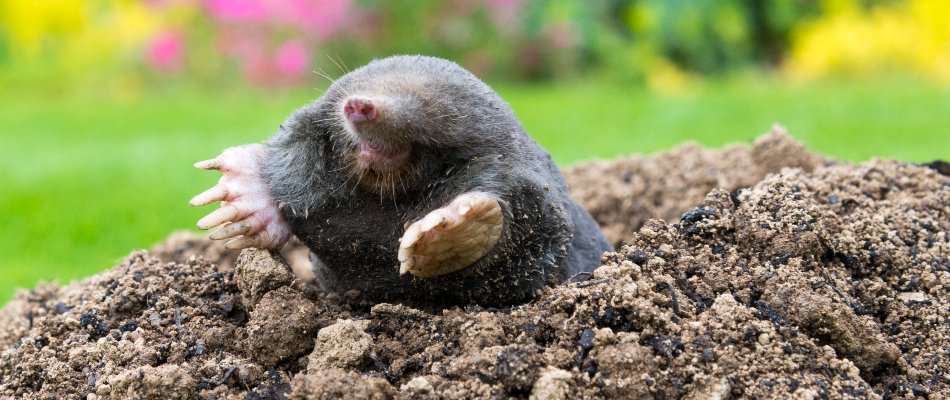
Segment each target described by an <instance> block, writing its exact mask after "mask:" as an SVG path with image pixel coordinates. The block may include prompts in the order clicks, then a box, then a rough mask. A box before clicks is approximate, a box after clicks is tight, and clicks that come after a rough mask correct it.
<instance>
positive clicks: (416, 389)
mask: <svg viewBox="0 0 950 400" xmlns="http://www.w3.org/2000/svg"><path fill="white" fill-rule="evenodd" d="M432 390H433V389H432V384H431V383H429V380H428V379H426V378H425V377H424V376H417V377H415V378H412V380H410V381H409V382H406V384H405V385H402V386H400V387H399V391H401V392H410V393H412V394H426V393H432Z"/></svg>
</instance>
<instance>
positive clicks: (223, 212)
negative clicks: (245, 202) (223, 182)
mask: <svg viewBox="0 0 950 400" xmlns="http://www.w3.org/2000/svg"><path fill="white" fill-rule="evenodd" d="M237 217H238V209H237V207H235V206H234V205H232V204H228V205H226V206H224V207H221V208H219V209H217V210H214V212H212V213H211V214H208V215H205V216H204V218H202V219H200V220H198V228H199V229H211V228H214V227H216V226H218V225H221V224H223V223H225V222H229V221H233V220H234V219H235V218H237Z"/></svg>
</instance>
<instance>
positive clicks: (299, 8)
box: [267, 0, 352, 39]
mask: <svg viewBox="0 0 950 400" xmlns="http://www.w3.org/2000/svg"><path fill="white" fill-rule="evenodd" d="M350 3H352V0H284V1H273V2H269V3H267V5H268V7H269V11H270V13H271V17H272V18H273V19H275V20H276V22H277V23H279V24H290V25H293V26H296V27H297V28H298V29H300V30H302V31H304V32H310V33H312V34H313V35H315V36H316V38H317V39H326V38H327V37H329V36H331V35H333V34H334V33H335V32H336V31H337V30H339V29H340V28H341V26H342V25H343V22H344V20H345V19H346V14H347V12H348V11H349V8H350Z"/></svg>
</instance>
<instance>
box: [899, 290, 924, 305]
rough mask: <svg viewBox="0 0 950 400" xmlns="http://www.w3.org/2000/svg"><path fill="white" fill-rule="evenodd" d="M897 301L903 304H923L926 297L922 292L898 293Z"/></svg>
mask: <svg viewBox="0 0 950 400" xmlns="http://www.w3.org/2000/svg"><path fill="white" fill-rule="evenodd" d="M897 299H898V300H900V301H903V302H905V303H925V302H927V295H926V294H924V293H923V292H900V293H898V294H897Z"/></svg>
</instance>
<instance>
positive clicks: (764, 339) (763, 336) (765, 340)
mask: <svg viewBox="0 0 950 400" xmlns="http://www.w3.org/2000/svg"><path fill="white" fill-rule="evenodd" d="M759 344H761V345H767V344H769V334H768V333H760V334H759Z"/></svg>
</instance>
